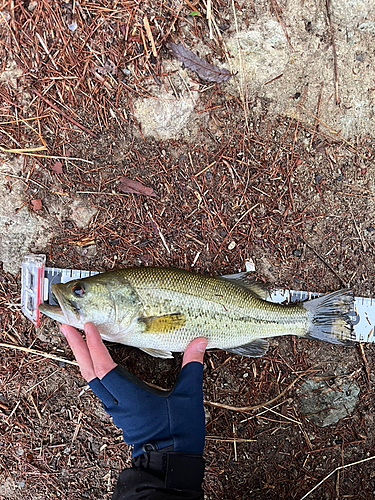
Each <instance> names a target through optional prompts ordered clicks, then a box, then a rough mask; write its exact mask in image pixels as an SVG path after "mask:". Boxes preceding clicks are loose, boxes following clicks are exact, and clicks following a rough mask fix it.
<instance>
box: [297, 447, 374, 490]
mask: <svg viewBox="0 0 375 500" xmlns="http://www.w3.org/2000/svg"><path fill="white" fill-rule="evenodd" d="M374 459H375V456H373V457H368V458H364V459H363V460H358V462H352V463H351V464H346V465H340V467H336V469H334V470H333V471H332V472H330V473H329V474H328V476H326V477H325V478H323V479H322V480H321V481H320V482H319V483H318V484H316V485H315V486H314V488H312V489H311V490H310V491H308V492H307V493H306V495H304V496H303V497H302V498H301V499H300V500H304V499H305V498H307V497H308V496H309V495H310V493H312V492H313V491H315V490H316V489H317V488H319V486H320V485H321V484H323V483H324V481H326V480H327V479H328V478H329V477H331V476H332V475H333V474H334V473H335V472H338V471H340V470H343V469H346V468H347V467H351V466H352V465H358V464H362V463H363V462H368V461H369V460H374Z"/></svg>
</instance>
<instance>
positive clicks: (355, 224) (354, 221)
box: [348, 202, 367, 253]
mask: <svg viewBox="0 0 375 500" xmlns="http://www.w3.org/2000/svg"><path fill="white" fill-rule="evenodd" d="M348 203H349V208H350V213H351V215H352V219H353V224H354V227H355V230H356V231H357V234H358V236H359V239H360V240H361V243H362V247H363V251H364V252H365V253H366V251H367V247H366V242H365V240H364V238H363V236H362V233H361V232H360V230H359V227H358V226H357V222H356V220H355V217H354V214H353V210H352V206H351V204H350V202H348Z"/></svg>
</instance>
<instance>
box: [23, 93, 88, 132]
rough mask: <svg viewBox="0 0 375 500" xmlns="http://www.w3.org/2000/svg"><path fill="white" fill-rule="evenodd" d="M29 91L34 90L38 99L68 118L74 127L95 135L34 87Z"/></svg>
mask: <svg viewBox="0 0 375 500" xmlns="http://www.w3.org/2000/svg"><path fill="white" fill-rule="evenodd" d="M31 91H32V92H34V94H36V95H37V96H38V97H39V98H40V99H42V101H44V102H45V103H46V104H48V106H50V107H51V108H52V109H54V110H55V111H57V113H60V115H61V116H63V117H64V118H65V119H66V120H68V121H70V122H71V123H73V125H75V126H76V127H78V128H80V129H81V130H83V131H84V132H86V133H87V134H90V135H91V136H92V137H96V135H95V134H94V132H91V130H89V129H88V128H86V127H84V126H83V125H81V124H80V123H78V122H77V121H76V120H74V118H72V117H71V116H69V115H68V114H66V113H65V111H63V110H62V109H59V108H58V107H57V106H55V105H54V104H53V102H51V101H50V100H49V99H47V98H46V97H44V96H43V95H42V94H41V93H40V92H38V91H37V90H35V89H31Z"/></svg>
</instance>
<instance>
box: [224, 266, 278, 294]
mask: <svg viewBox="0 0 375 500" xmlns="http://www.w3.org/2000/svg"><path fill="white" fill-rule="evenodd" d="M252 274H253V273H252V272H243V273H237V274H226V275H224V276H220V277H221V278H223V279H225V280H227V281H230V282H231V283H233V284H235V285H237V286H240V287H241V288H245V290H248V291H249V292H251V293H252V294H253V295H255V297H257V298H258V299H262V300H266V299H267V298H269V296H270V292H269V289H268V286H267V284H266V283H263V281H259V280H257V278H256V277H255V276H252Z"/></svg>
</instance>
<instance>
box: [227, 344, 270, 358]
mask: <svg viewBox="0 0 375 500" xmlns="http://www.w3.org/2000/svg"><path fill="white" fill-rule="evenodd" d="M268 348H269V343H268V342H267V340H264V339H255V340H253V341H252V342H249V343H248V344H244V345H239V346H238V347H231V348H230V349H225V350H226V351H229V352H233V353H234V354H240V355H241V356H247V357H249V358H259V357H261V356H264V355H265V354H266V352H267V351H268Z"/></svg>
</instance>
